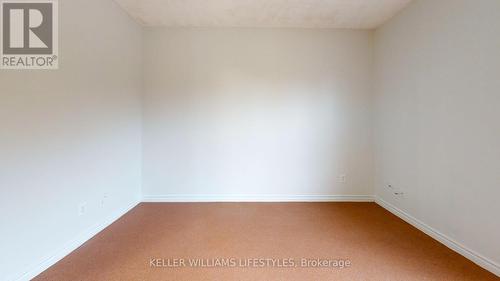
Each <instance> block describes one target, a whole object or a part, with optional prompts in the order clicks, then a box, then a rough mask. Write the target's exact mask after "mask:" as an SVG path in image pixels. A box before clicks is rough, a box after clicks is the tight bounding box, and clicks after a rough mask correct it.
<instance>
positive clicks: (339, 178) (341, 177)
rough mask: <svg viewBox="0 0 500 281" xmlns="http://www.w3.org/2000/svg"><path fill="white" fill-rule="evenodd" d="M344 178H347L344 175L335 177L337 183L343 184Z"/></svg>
mask: <svg viewBox="0 0 500 281" xmlns="http://www.w3.org/2000/svg"><path fill="white" fill-rule="evenodd" d="M346 178H347V177H346V175H339V176H338V177H337V182H338V183H345V182H346Z"/></svg>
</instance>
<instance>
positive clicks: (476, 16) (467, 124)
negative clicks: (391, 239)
mask: <svg viewBox="0 0 500 281" xmlns="http://www.w3.org/2000/svg"><path fill="white" fill-rule="evenodd" d="M499 50H500V1H497V0H480V1H469V0H441V1H434V0H418V1H415V2H414V3H412V4H410V6H409V7H407V8H406V9H405V10H404V11H403V12H402V13H401V14H399V15H398V16H397V17H396V18H394V19H393V20H391V21H390V22H388V23H387V24H385V25H384V26H383V27H382V28H380V29H379V30H377V31H376V33H375V55H374V56H375V64H374V65H375V71H374V74H375V77H374V78H375V79H374V81H375V89H376V99H375V100H376V103H375V104H376V116H377V118H376V125H375V132H376V133H375V134H376V137H375V140H376V150H375V151H376V157H375V159H376V161H375V167H376V173H375V174H376V177H375V178H376V184H375V190H376V195H377V196H379V197H381V198H382V199H383V200H385V201H386V202H389V203H390V204H392V205H393V206H395V207H397V208H399V209H401V210H402V211H404V212H406V213H407V214H409V215H410V216H413V217H414V218H416V219H417V220H419V221H421V222H423V223H424V224H426V225H428V226H430V227H431V228H434V229H435V230H437V231H439V232H440V233H441V234H443V235H444V236H447V237H449V238H451V239H452V240H454V241H455V242H457V243H458V244H460V245H462V246H463V247H465V248H467V249H469V250H471V251H472V252H474V253H475V254H476V255H478V256H481V257H483V258H484V259H485V260H489V261H491V262H492V264H490V266H489V269H490V270H492V269H493V268H495V266H496V268H497V269H499V268H500V267H499V266H498V265H499V264H500V240H499V235H500V219H499V218H498V215H499V214H500V205H499V204H498V198H499V197H500V173H499V171H500V146H499V145H498V144H499V143H500V122H499V120H500V94H499V92H498V89H500V56H499ZM387 184H391V185H392V186H393V188H394V190H395V191H397V192H403V193H404V194H403V195H402V196H396V195H394V190H392V189H390V188H387V187H386V185H387ZM495 263H496V265H495ZM498 272H500V271H497V274H499V273H498Z"/></svg>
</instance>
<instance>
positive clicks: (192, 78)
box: [143, 28, 373, 200]
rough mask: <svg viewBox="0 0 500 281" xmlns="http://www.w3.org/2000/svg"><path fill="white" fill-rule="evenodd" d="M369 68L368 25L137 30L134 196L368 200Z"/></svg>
mask: <svg viewBox="0 0 500 281" xmlns="http://www.w3.org/2000/svg"><path fill="white" fill-rule="evenodd" d="M371 63H372V37H371V33H370V32H369V31H334V30H327V29H324V30H307V29H237V28H231V29H216V28H212V29H183V28H178V29H169V28H146V29H145V34H144V77H145V80H144V87H145V96H144V107H143V118H144V123H143V195H144V196H145V197H146V198H147V199H150V200H161V199H162V198H163V199H164V198H167V199H168V200H175V198H191V197H193V198H195V199H199V198H200V197H206V198H226V197H228V196H230V197H231V198H237V199H244V198H255V196H257V197H258V198H260V199H263V200H264V199H265V198H266V196H271V195H273V196H274V197H272V198H280V197H283V198H290V196H292V197H293V196H294V195H371V194H372V184H373V173H372V167H373V163H372V160H373V159H372V152H373V150H372V129H371V128H372V124H371V102H372V100H371V93H370V90H371V66H372V65H371ZM341 175H346V182H345V183H342V182H340V181H341V180H339V179H338V177H339V176H341ZM245 196H247V197H245ZM202 199H203V198H202Z"/></svg>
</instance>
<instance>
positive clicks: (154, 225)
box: [34, 203, 500, 281]
mask: <svg viewBox="0 0 500 281" xmlns="http://www.w3.org/2000/svg"><path fill="white" fill-rule="evenodd" d="M253 258H258V259H260V260H257V261H254V260H251V259H253ZM303 258H304V259H322V263H323V264H322V266H321V267H318V266H317V264H313V263H310V264H309V266H308V267H307V266H304V265H303V264H302V259H303ZM152 259H153V260H152ZM168 259H170V261H169V260H168ZM173 259H177V260H176V261H177V263H178V265H182V261H184V264H185V266H179V267H172V266H173V265H174V264H173V263H174V260H173ZM196 259H204V260H203V261H204V265H206V267H195V266H191V265H190V264H189V263H190V262H195V261H197V260H196ZM249 259H250V261H249ZM169 262H170V263H171V264H169ZM349 262H350V265H349V264H348V263H349ZM342 265H343V266H342ZM499 279H500V278H498V277H496V276H495V275H493V274H491V273H489V272H487V271H485V270H483V269H481V268H480V267H479V266H477V265H475V264H474V263H472V262H471V261H469V260H467V259H466V258H464V257H462V256H461V255H459V254H457V253H455V252H453V251H452V250H450V249H448V248H447V247H445V246H443V245H442V244H440V243H439V242H437V241H435V240H433V239H432V238H430V237H429V236H427V235H425V234H424V233H422V232H420V231H418V230H417V229H415V228H413V227H412V226H410V225H409V224H407V223H405V222H404V221H402V220H400V219H399V218H397V217H396V216H394V215H392V214H391V213H389V212H388V211H386V210H384V209H383V208H381V207H379V206H378V205H376V204H374V203H142V204H140V205H138V206H137V207H135V208H134V209H133V210H132V211H130V212H129V213H127V214H126V215H125V216H123V217H122V218H121V219H119V220H118V221H116V222H115V223H113V224H112V225H111V226H110V227H108V228H106V229H105V230H104V231H102V232H101V233H99V234H98V235H97V236H95V237H94V238H92V239H91V240H89V241H88V242H87V243H85V244H84V245H83V246H82V247H80V248H78V249H77V250H76V251H74V252H73V253H71V254H70V255H69V256H67V257H65V258H64V259H63V260H61V261H59V262H58V263H57V264H56V265H54V266H52V267H51V268H49V269H48V270H47V271H45V272H43V273H42V274H40V275H39V276H38V277H36V278H35V279H34V280H40V281H41V280H50V281H65V280H68V281H69V280H71V281H83V280H105V281H112V280H120V281H124V280H137V281H140V280H143V281H146V280H158V281H160V280H162V281H164V280H176V281H177V280H189V281H194V280H218V281H223V280H252V281H254V280H267V281H270V280H272V281H279V280H329V281H330V280H381V281H382V280H384V281H385V280H419V281H420V280H453V281H459V280H475V281H477V280H499Z"/></svg>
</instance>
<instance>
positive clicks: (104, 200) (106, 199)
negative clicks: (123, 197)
mask: <svg viewBox="0 0 500 281" xmlns="http://www.w3.org/2000/svg"><path fill="white" fill-rule="evenodd" d="M106 201H108V194H107V193H104V195H103V196H102V198H101V208H104V205H106Z"/></svg>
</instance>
